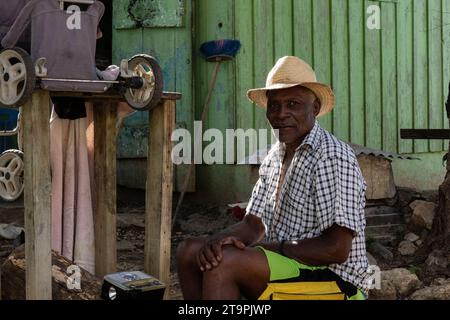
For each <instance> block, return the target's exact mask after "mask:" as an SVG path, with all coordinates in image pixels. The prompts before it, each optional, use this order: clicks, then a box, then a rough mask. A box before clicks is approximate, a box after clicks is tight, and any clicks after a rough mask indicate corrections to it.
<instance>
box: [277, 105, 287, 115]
mask: <svg viewBox="0 0 450 320" xmlns="http://www.w3.org/2000/svg"><path fill="white" fill-rule="evenodd" d="M288 116H289V109H288V107H287V105H286V104H285V103H282V104H281V105H280V108H279V109H278V112H277V118H280V119H283V118H287V117H288Z"/></svg>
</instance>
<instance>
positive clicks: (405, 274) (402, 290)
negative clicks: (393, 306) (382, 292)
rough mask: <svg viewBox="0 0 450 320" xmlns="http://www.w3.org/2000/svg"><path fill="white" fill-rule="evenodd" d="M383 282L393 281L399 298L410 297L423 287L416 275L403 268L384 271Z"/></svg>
mask: <svg viewBox="0 0 450 320" xmlns="http://www.w3.org/2000/svg"><path fill="white" fill-rule="evenodd" d="M381 280H382V281H383V280H387V281H391V282H392V284H393V285H394V287H395V289H396V290H397V294H398V296H399V297H406V296H408V295H410V294H411V293H412V292H414V290H416V289H418V288H419V287H420V286H421V285H422V283H421V282H420V280H419V278H417V276H416V275H415V274H413V273H411V272H409V271H408V270H407V269H401V268H397V269H392V270H387V271H382V272H381Z"/></svg>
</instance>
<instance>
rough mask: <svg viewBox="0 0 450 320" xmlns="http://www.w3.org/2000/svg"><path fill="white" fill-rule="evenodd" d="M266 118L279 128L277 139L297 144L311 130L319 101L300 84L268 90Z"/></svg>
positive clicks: (288, 143) (317, 111) (289, 143)
mask: <svg viewBox="0 0 450 320" xmlns="http://www.w3.org/2000/svg"><path fill="white" fill-rule="evenodd" d="M267 97H268V103H267V113H266V115H267V119H268V120H269V122H270V125H271V126H272V128H274V129H276V130H279V140H280V142H284V143H286V144H287V145H294V146H298V145H300V143H301V142H302V141H303V139H304V138H305V136H306V135H307V134H308V133H309V132H310V131H311V130H312V128H313V127H314V123H315V120H316V116H317V115H318V114H319V111H320V103H319V102H318V99H317V98H316V96H315V94H314V93H313V92H312V91H310V90H309V89H307V88H305V87H301V86H297V87H293V88H288V89H282V90H273V91H269V93H268V95H267Z"/></svg>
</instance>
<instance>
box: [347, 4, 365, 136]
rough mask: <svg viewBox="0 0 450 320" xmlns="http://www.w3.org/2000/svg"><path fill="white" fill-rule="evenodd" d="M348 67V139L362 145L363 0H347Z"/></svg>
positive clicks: (363, 132)
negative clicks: (349, 120)
mask: <svg viewBox="0 0 450 320" xmlns="http://www.w3.org/2000/svg"><path fill="white" fill-rule="evenodd" d="M348 6H349V7H348V10H349V11H348V17H349V19H348V21H349V34H350V36H349V51H350V53H349V55H350V56H349V69H350V85H349V95H350V117H351V125H350V141H351V142H352V143H355V144H359V145H364V143H365V129H364V50H361V48H363V47H364V29H365V28H366V19H365V7H364V2H363V1H351V0H348Z"/></svg>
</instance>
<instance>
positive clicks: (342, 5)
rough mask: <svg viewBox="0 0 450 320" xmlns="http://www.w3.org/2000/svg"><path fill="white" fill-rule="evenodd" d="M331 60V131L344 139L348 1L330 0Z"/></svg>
mask: <svg viewBox="0 0 450 320" xmlns="http://www.w3.org/2000/svg"><path fill="white" fill-rule="evenodd" d="M331 12H332V13H333V14H332V16H331V30H332V31H331V48H332V49H331V59H332V60H331V61H332V65H333V74H332V87H333V90H334V94H335V96H336V106H335V109H334V110H336V112H334V113H333V132H334V134H335V135H336V136H337V137H338V138H340V139H343V140H344V141H349V139H350V109H349V103H350V98H349V52H348V50H349V33H348V20H347V17H348V3H347V1H346V0H332V1H331Z"/></svg>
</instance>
